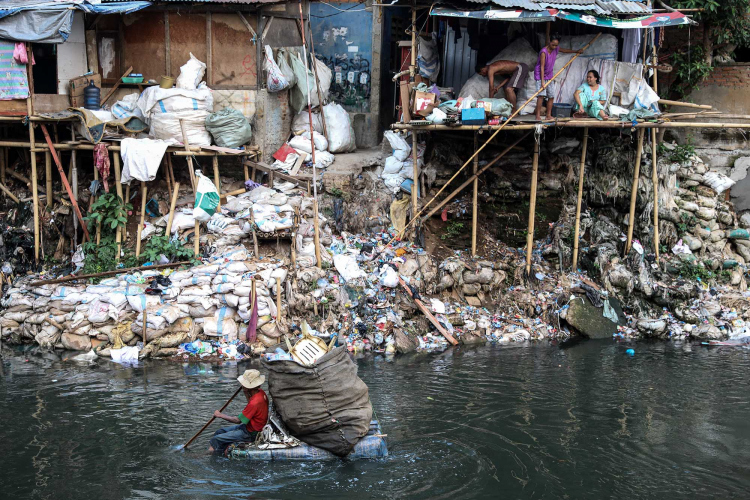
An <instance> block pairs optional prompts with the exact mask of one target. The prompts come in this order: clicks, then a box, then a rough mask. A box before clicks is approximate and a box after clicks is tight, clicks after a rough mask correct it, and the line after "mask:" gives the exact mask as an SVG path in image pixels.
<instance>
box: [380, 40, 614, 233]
mask: <svg viewBox="0 0 750 500" xmlns="http://www.w3.org/2000/svg"><path fill="white" fill-rule="evenodd" d="M600 36H601V33H598V34H597V35H596V36H595V37H594V38H593V39H591V41H590V42H589V43H587V44H586V45H585V46H584V47H583V48H582V49H580V51H579V53H577V54H576V55H575V56H573V57H572V58H570V61H568V62H567V63H565V65H564V66H563V67H562V68H560V70H559V71H558V72H557V73H555V75H554V76H553V77H552V78H550V79H549V80H548V81H547V82H546V83H545V84H544V85H543V86H542V88H540V89H539V90H537V91H536V92H534V93H533V94H532V95H531V97H529V98H528V99H527V100H526V102H525V103H523V104H522V105H521V106H519V107H518V109H516V111H514V112H513V114H511V115H510V117H509V118H508V120H507V121H505V122H503V124H502V125H500V126H499V127H498V128H497V130H495V132H494V133H493V134H492V135H491V136H490V137H489V138H488V139H487V140H486V141H485V143H484V144H482V147H480V148H479V149H478V150H476V151H474V154H473V155H471V157H470V158H469V159H468V160H466V162H465V163H464V164H463V165H462V166H461V168H459V169H458V170H457V171H456V173H455V174H453V176H452V177H451V178H450V179H448V182H446V183H445V184H444V185H443V187H441V188H440V190H439V191H438V192H437V194H435V196H434V197H433V198H432V200H430V202H429V203H427V204H426V205H424V206H423V207H422V210H420V211H419V213H417V214H415V215H413V216H412V219H411V220H410V221H409V222H408V223H407V224H406V226H404V228H403V229H402V230H401V231H400V232H399V234H397V235H396V236H394V237H393V238H392V239H391V240H390V241H389V242H388V245H390V244H391V243H393V242H394V241H395V240H396V239H399V238H401V236H402V235H403V234H404V233H405V232H406V230H407V229H408V228H409V227H410V226H411V225H412V224H413V223H414V222H415V221H416V220H417V218H418V217H419V216H420V215H421V214H422V212H424V211H425V210H426V209H427V207H428V206H429V205H430V204H431V203H432V202H433V201H435V199H436V198H437V197H438V196H439V195H440V193H442V192H443V190H445V188H447V187H448V185H449V184H450V183H451V182H453V180H454V179H455V178H456V177H457V176H458V174H460V173H461V171H463V169H464V168H466V166H467V165H468V164H469V163H471V161H472V160H473V159H474V157H475V156H477V155H478V154H479V153H480V152H481V151H482V150H483V149H484V148H485V147H487V145H488V144H490V143H491V142H492V140H493V139H494V138H495V136H497V134H499V133H500V131H501V130H503V128H505V127H506V126H507V125H508V123H510V120H511V119H513V117H515V116H516V115H518V114H519V113H520V112H521V110H522V109H523V108H524V107H525V106H526V105H527V104H528V103H530V102H531V101H532V100H533V99H535V98H536V96H537V95H539V94H540V93H541V92H543V91H544V90H545V89H546V88H547V86H549V84H550V82H553V81H554V80H555V78H557V77H558V76H560V75H561V74H562V72H563V71H565V69H566V68H567V67H568V66H569V65H571V64H572V63H573V61H575V60H576V58H578V56H580V55H581V54H582V53H583V52H584V51H585V50H586V49H587V48H588V47H589V46H590V45H591V44H592V43H594V42H595V41H596V40H597V39H598V38H599V37H600ZM437 126H439V125H437ZM534 128H535V126H533V125H532V127H530V128H529V129H527V130H531V129H534ZM388 245H386V246H388Z"/></svg>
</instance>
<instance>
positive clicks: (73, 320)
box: [0, 245, 287, 357]
mask: <svg viewBox="0 0 750 500" xmlns="http://www.w3.org/2000/svg"><path fill="white" fill-rule="evenodd" d="M157 276H162V274H161V273H160V272H159V271H144V272H141V273H136V274H128V275H124V276H119V277H116V278H108V279H105V280H102V281H101V282H100V283H98V284H96V285H65V284H63V285H44V286H38V287H32V286H29V285H27V284H26V283H28V282H29V280H27V279H24V280H19V281H18V282H17V283H16V284H15V285H14V287H13V288H12V289H11V290H9V292H8V293H7V294H6V295H5V296H4V298H3V300H2V303H1V304H0V305H2V306H3V307H4V308H5V309H4V310H3V311H2V314H1V315H0V326H2V330H3V336H4V337H10V338H11V339H12V340H15V341H17V342H19V343H20V342H23V341H24V340H31V339H33V340H34V341H36V342H37V343H38V344H39V345H41V346H44V347H63V348H66V349H72V350H78V351H87V350H89V349H91V348H92V347H95V346H96V345H98V344H105V345H106V344H111V345H118V344H124V345H129V346H133V345H136V343H138V342H141V341H143V337H144V334H143V312H144V310H145V311H146V313H147V314H146V335H145V337H146V344H148V343H151V342H154V341H156V344H155V345H154V346H151V348H150V349H149V351H150V352H151V353H152V354H154V353H155V352H156V351H161V354H160V355H168V354H172V353H173V352H172V351H169V350H167V351H165V349H170V348H172V349H174V348H176V347H177V346H178V345H180V344H181V343H183V342H189V341H192V340H195V338H197V337H201V338H203V339H206V338H208V339H210V338H214V339H215V340H221V341H224V342H231V341H232V340H235V339H237V338H238V337H243V338H244V328H243V327H242V322H243V321H248V320H249V319H250V316H251V313H252V304H251V303H250V296H251V290H252V283H253V281H255V283H256V293H257V307H258V310H257V312H258V317H259V320H258V325H259V327H260V328H261V330H259V332H264V331H266V330H267V334H268V335H275V337H274V338H273V340H270V339H269V338H265V339H262V340H264V343H265V344H269V345H270V344H275V343H278V340H276V339H277V338H278V337H280V335H281V333H282V332H280V331H279V329H278V328H277V327H276V325H275V322H274V320H273V318H275V317H276V316H277V309H276V303H275V297H276V293H277V284H276V283H277V281H276V278H279V279H280V280H281V282H282V283H283V282H284V281H285V280H286V277H287V270H286V269H285V268H284V267H282V266H280V265H279V264H278V263H272V262H266V261H251V260H250V256H249V254H248V251H247V249H246V248H245V247H244V246H242V245H239V246H236V247H233V248H228V249H225V250H224V251H223V252H222V253H221V254H220V255H217V256H215V257H214V258H212V259H210V260H209V261H208V262H207V263H205V264H202V265H199V266H195V267H193V268H191V269H187V270H180V271H175V272H173V273H171V274H169V275H168V278H169V282H170V284H169V286H168V287H163V288H162V289H161V293H160V294H159V293H157V294H153V293H152V292H151V291H149V292H147V289H149V287H150V282H151V281H152V279H153V278H154V277H157ZM255 276H259V277H260V279H256V278H255ZM160 279H163V278H160ZM269 323H273V324H271V325H270V326H269V327H266V328H265V329H264V327H265V326H266V325H267V324H269ZM124 326H127V327H126V328H125V327H124ZM268 335H267V336H268ZM175 350H176V349H175ZM104 354H105V355H106V354H107V353H106V352H105V353H104ZM141 357H143V356H141Z"/></svg>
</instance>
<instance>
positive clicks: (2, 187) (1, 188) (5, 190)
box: [0, 184, 20, 203]
mask: <svg viewBox="0 0 750 500" xmlns="http://www.w3.org/2000/svg"><path fill="white" fill-rule="evenodd" d="M0 191H2V192H3V193H5V194H6V195H8V198H10V199H11V200H13V201H15V202H16V203H20V200H19V199H18V197H17V196H16V195H14V194H13V192H12V191H11V190H10V189H8V188H7V187H5V184H0Z"/></svg>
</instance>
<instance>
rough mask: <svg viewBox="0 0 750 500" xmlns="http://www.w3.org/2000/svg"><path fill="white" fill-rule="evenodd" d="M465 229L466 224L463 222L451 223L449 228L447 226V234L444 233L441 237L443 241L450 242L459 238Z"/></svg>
mask: <svg viewBox="0 0 750 500" xmlns="http://www.w3.org/2000/svg"><path fill="white" fill-rule="evenodd" d="M463 229H464V223H463V222H457V221H450V222H449V223H448V225H447V226H445V233H443V234H442V235H441V236H440V239H441V240H449V239H452V238H455V237H456V236H459V235H460V234H461V233H462V232H463Z"/></svg>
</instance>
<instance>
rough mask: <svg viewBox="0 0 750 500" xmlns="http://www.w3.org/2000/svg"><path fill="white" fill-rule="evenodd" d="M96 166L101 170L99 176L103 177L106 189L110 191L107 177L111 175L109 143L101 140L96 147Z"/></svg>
mask: <svg viewBox="0 0 750 500" xmlns="http://www.w3.org/2000/svg"><path fill="white" fill-rule="evenodd" d="M94 166H95V167H96V169H97V170H98V171H99V176H100V177H101V178H102V183H103V184H104V191H106V192H107V193H109V183H108V182H107V177H109V150H108V149H107V145H106V144H105V143H103V142H100V143H99V144H97V145H96V146H95V147H94Z"/></svg>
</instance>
